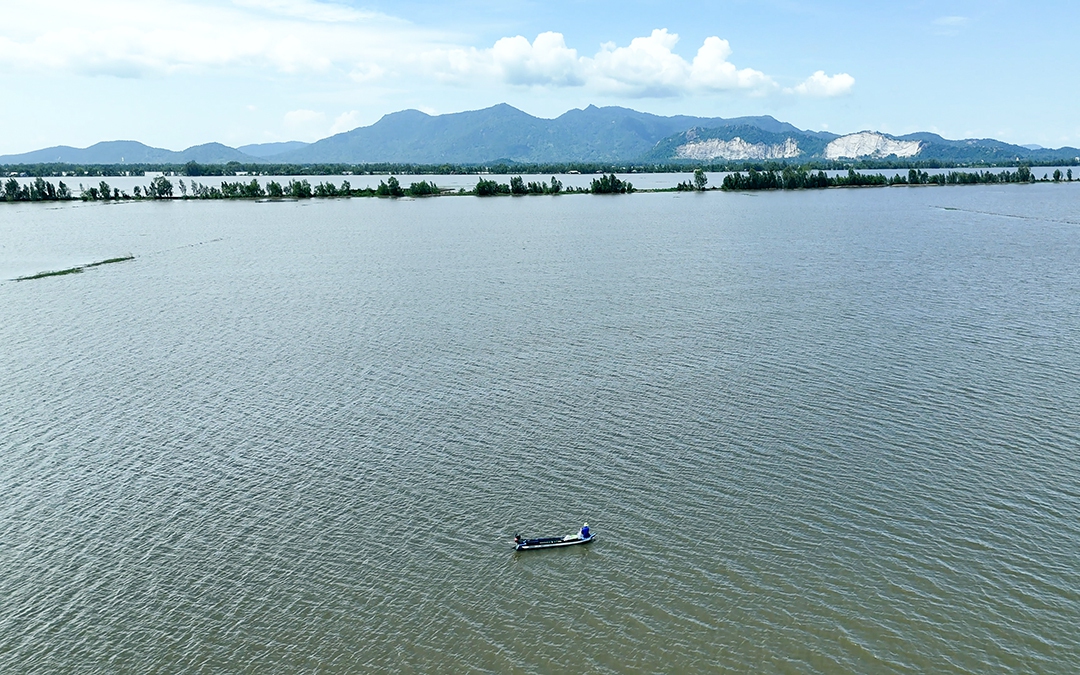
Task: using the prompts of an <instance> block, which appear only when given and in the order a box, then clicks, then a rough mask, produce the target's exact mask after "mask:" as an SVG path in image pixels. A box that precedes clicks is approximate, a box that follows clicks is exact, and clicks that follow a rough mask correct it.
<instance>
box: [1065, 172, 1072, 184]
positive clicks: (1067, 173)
mask: <svg viewBox="0 0 1080 675" xmlns="http://www.w3.org/2000/svg"><path fill="white" fill-rule="evenodd" d="M1065 174H1066V175H1067V176H1068V177H1069V182H1070V183H1071V182H1072V169H1069V170H1068V171H1066V172H1065Z"/></svg>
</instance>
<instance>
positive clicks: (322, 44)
mask: <svg viewBox="0 0 1080 675" xmlns="http://www.w3.org/2000/svg"><path fill="white" fill-rule="evenodd" d="M436 39H437V36H436V35H435V34H433V33H429V32H427V31H422V30H420V29H418V28H416V27H413V26H411V25H410V24H408V23H406V22H404V21H401V20H399V19H394V18H391V17H387V16H384V15H380V14H374V13H370V12H361V11H357V10H354V9H351V8H349V7H346V6H344V5H340V4H336V3H330V2H321V1H318V0H234V2H233V3H232V4H221V3H215V2H209V1H208V0H172V1H171V2H167V1H166V0H97V1H96V2H93V3H87V2H84V1H80V0H37V1H36V2H34V3H12V6H11V7H5V9H4V21H3V22H0V67H17V68H20V69H23V70H27V71H39V72H40V71H45V72H57V73H63V72H67V73H76V74H91V75H101V74H105V75H117V76H123V77H142V76H161V75H169V74H173V73H177V72H206V71H212V70H222V69H233V70H251V69H254V70H256V71H271V72H281V73H287V74H296V73H306V72H327V71H331V70H340V71H341V72H342V73H346V74H348V73H350V72H352V71H354V70H358V71H359V72H368V73H370V72H372V70H371V69H372V65H371V64H375V63H377V62H378V61H379V60H380V59H386V58H388V57H389V58H391V59H392V58H394V57H395V56H397V55H398V54H399V53H402V52H404V53H408V52H416V51H418V50H421V49H423V48H427V47H429V46H430V45H431V44H432V42H433V41H435V40H436ZM362 64H368V65H367V66H365V65H362ZM365 68H366V71H365ZM376 72H379V73H380V74H381V72H382V71H376Z"/></svg>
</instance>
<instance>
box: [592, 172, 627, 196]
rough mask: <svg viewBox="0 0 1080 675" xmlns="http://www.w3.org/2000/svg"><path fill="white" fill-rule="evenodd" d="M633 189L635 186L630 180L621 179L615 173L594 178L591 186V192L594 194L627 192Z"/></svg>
mask: <svg viewBox="0 0 1080 675" xmlns="http://www.w3.org/2000/svg"><path fill="white" fill-rule="evenodd" d="M633 191H634V186H633V185H631V184H630V183H629V181H621V180H619V178H618V177H617V176H616V175H615V174H611V175H610V176H608V175H602V176H600V178H594V179H593V180H592V184H591V185H590V186H589V192H591V193H593V194H594V195H613V194H626V193H627V192H633Z"/></svg>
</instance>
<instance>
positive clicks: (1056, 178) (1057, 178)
mask: <svg viewBox="0 0 1080 675" xmlns="http://www.w3.org/2000/svg"><path fill="white" fill-rule="evenodd" d="M1054 182H1055V183H1060V182H1061V169H1054Z"/></svg>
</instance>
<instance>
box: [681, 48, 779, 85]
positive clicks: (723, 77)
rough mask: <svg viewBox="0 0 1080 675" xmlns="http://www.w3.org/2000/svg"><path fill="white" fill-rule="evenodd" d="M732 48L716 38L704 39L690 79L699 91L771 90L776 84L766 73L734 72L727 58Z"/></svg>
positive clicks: (746, 70) (750, 70)
mask: <svg viewBox="0 0 1080 675" xmlns="http://www.w3.org/2000/svg"><path fill="white" fill-rule="evenodd" d="M729 56H731V46H730V45H729V44H728V41H727V40H721V39H720V38H718V37H715V36H714V37H709V38H705V44H703V45H701V49H699V50H698V53H697V56H695V57H694V63H693V66H692V69H691V79H692V81H693V82H695V83H697V84H698V85H699V87H700V88H702V89H713V90H726V89H751V90H764V89H770V88H774V87H775V86H776V84H775V83H774V82H773V81H772V78H770V77H769V76H768V75H766V74H765V73H763V72H761V71H759V70H753V69H752V68H743V69H742V70H739V69H737V68H736V67H735V66H734V64H732V63H731V62H729V61H728V60H727V59H728V57H729Z"/></svg>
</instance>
